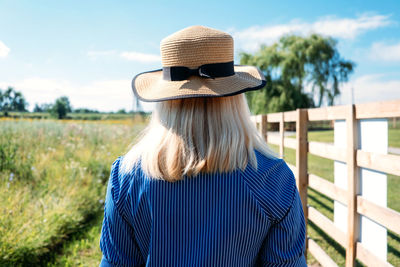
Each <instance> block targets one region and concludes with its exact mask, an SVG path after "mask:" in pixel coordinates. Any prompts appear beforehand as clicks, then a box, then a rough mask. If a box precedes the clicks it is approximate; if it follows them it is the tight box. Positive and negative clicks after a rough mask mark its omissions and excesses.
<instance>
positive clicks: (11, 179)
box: [8, 172, 14, 182]
mask: <svg viewBox="0 0 400 267" xmlns="http://www.w3.org/2000/svg"><path fill="white" fill-rule="evenodd" d="M8 180H9V181H10V182H12V181H13V180H14V173H13V172H12V173H10V178H9V179H8Z"/></svg>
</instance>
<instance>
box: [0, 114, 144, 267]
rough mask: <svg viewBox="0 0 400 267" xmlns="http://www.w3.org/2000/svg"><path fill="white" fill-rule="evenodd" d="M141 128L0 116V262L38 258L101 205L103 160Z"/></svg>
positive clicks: (40, 260)
mask: <svg viewBox="0 0 400 267" xmlns="http://www.w3.org/2000/svg"><path fill="white" fill-rule="evenodd" d="M142 128H143V124H131V123H129V122H128V123H126V124H120V123H107V124H105V123H80V122H68V123H65V122H58V121H50V120H46V121H35V120H33V121H9V120H5V121H0V160H1V161H0V202H1V203H2V205H1V206H0V214H1V216H0V266H19V265H24V266H32V265H35V264H40V263H43V261H46V257H47V256H48V255H49V252H50V251H51V250H52V249H54V248H55V247H56V246H57V245H59V244H60V243H61V242H62V241H63V240H65V239H66V238H67V237H68V236H69V235H70V234H71V233H73V232H76V231H77V230H79V229H80V228H81V227H82V226H83V225H84V223H85V222H86V221H87V220H88V218H90V217H91V216H93V215H95V214H97V213H98V212H99V211H101V210H102V207H103V202H104V200H103V198H104V196H105V188H106V184H105V183H106V182H107V180H108V175H109V168H110V166H111V164H112V162H113V160H114V159H115V158H116V157H117V156H119V155H121V154H122V153H123V152H125V150H126V149H127V148H128V147H129V144H130V143H131V142H132V141H133V140H134V138H135V137H136V136H137V134H138V132H139V131H140V130H141V129H142Z"/></svg>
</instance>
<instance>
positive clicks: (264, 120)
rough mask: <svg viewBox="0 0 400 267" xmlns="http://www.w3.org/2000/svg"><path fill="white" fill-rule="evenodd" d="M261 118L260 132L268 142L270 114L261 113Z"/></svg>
mask: <svg viewBox="0 0 400 267" xmlns="http://www.w3.org/2000/svg"><path fill="white" fill-rule="evenodd" d="M260 116H261V120H260V128H259V131H260V134H261V136H262V137H263V138H264V140H265V142H268V140H267V139H268V133H267V132H268V115H260Z"/></svg>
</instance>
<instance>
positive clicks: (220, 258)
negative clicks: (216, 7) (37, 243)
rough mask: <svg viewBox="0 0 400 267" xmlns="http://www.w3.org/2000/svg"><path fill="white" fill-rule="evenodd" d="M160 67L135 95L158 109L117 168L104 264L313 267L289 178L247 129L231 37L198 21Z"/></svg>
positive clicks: (257, 79) (248, 75)
mask: <svg viewBox="0 0 400 267" xmlns="http://www.w3.org/2000/svg"><path fill="white" fill-rule="evenodd" d="M161 55H162V63H163V69H162V70H156V71H151V72H145V73H141V74H139V75H137V76H136V77H135V78H134V80H133V82H132V88H133V91H134V93H135V95H136V97H138V98H139V99H141V100H143V101H154V102H157V104H156V107H155V110H154V111H153V114H152V119H151V122H150V123H149V126H148V127H147V129H146V130H145V131H144V134H143V136H142V137H141V139H140V140H139V141H138V143H137V144H136V145H134V146H133V147H132V149H131V150H130V151H129V152H128V153H127V154H126V155H125V156H123V157H119V158H118V159H117V160H116V161H115V162H114V163H113V165H112V169H111V175H110V180H109V184H108V189H107V196H106V202H105V210H104V221H103V227H102V232H101V240H100V247H101V250H102V252H103V258H102V261H101V263H100V266H254V265H256V266H306V263H305V258H304V250H305V223H304V215H303V210H302V206H301V201H300V198H299V194H298V191H297V188H296V183H295V179H294V176H293V173H292V172H291V171H290V169H289V168H288V166H287V165H286V163H285V162H284V161H283V160H281V159H278V158H276V157H275V156H274V155H273V153H271V151H270V150H269V149H268V147H267V145H266V143H265V142H264V140H263V139H262V138H261V136H260V135H259V134H258V132H257V130H256V128H255V126H254V125H253V124H252V123H251V122H250V112H249V109H248V106H247V103H246V100H245V97H244V94H241V93H243V92H245V91H249V90H255V89H259V88H262V87H264V86H265V80H264V76H263V75H262V73H261V72H260V71H259V70H258V69H257V68H256V67H252V66H234V65H233V39H232V37H231V36H230V35H228V34H226V33H223V32H221V31H217V30H214V29H210V28H206V27H202V26H194V27H189V28H186V29H183V30H181V31H179V32H177V33H175V34H173V35H171V36H169V37H167V38H165V39H164V40H163V41H162V42H161Z"/></svg>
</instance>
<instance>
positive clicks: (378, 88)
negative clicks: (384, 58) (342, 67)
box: [340, 74, 400, 104]
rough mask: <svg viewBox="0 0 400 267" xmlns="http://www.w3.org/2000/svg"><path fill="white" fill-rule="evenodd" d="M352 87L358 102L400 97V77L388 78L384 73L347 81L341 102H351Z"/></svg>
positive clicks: (355, 99) (355, 100)
mask: <svg viewBox="0 0 400 267" xmlns="http://www.w3.org/2000/svg"><path fill="white" fill-rule="evenodd" d="M352 88H353V90H354V102H355V103H356V104H358V103H365V102H376V101H386V100H394V99H400V79H387V78H385V75H384V74H371V75H363V76H360V77H358V78H356V79H355V80H353V81H351V82H349V83H346V84H345V85H344V87H343V89H342V94H341V98H340V102H341V104H350V103H351V89H352Z"/></svg>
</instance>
